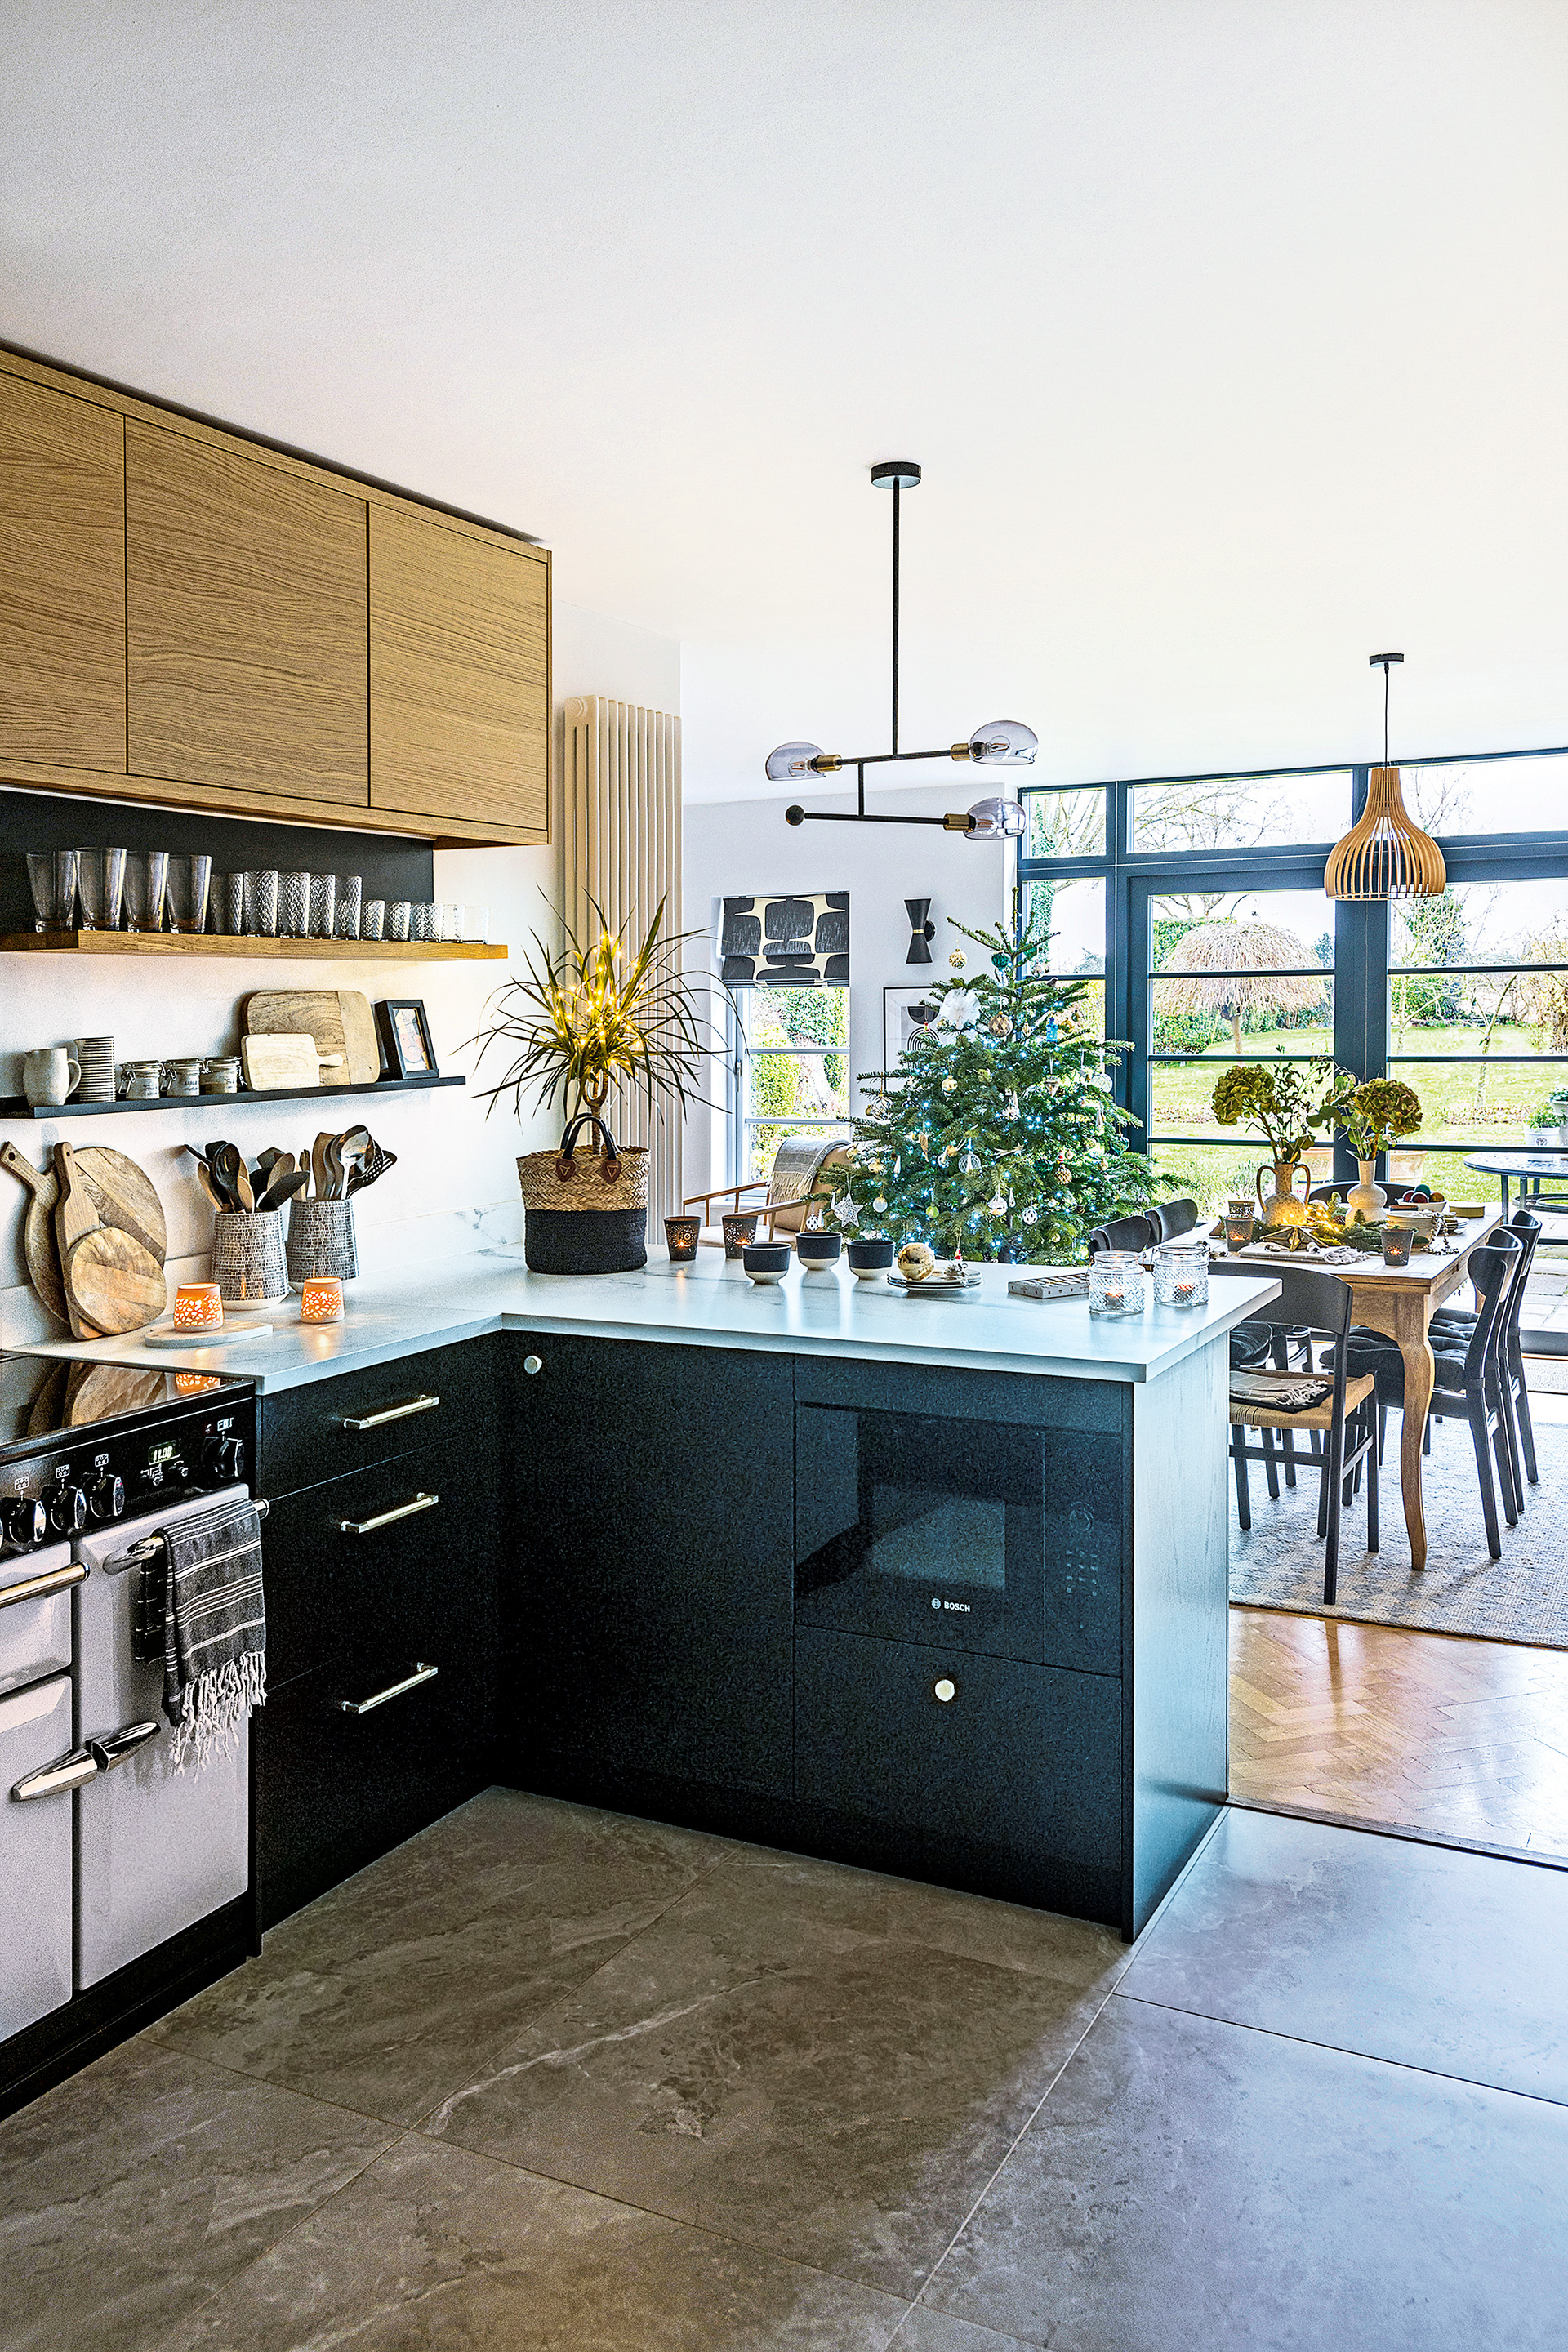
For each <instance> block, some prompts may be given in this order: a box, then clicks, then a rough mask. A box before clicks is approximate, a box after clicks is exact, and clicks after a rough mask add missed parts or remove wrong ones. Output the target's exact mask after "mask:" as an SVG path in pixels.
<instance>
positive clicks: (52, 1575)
mask: <svg viewBox="0 0 1568 2352" xmlns="http://www.w3.org/2000/svg"><path fill="white" fill-rule="evenodd" d="M86 1574H87V1570H86V1568H85V1566H84V1565H83V1563H82V1562H81V1561H80V1560H79V1559H73V1560H71V1561H70V1562H69V1563H68V1565H67V1566H66V1567H64V1568H50V1569H46V1570H45V1571H44V1573H43V1575H42V1576H27V1577H24V1578H23V1580H22V1581H21V1583H20V1584H7V1585H4V1586H0V1609H15V1608H16V1604H17V1603H18V1601H41V1600H42V1599H43V1598H44V1595H45V1594H46V1593H47V1592H65V1591H68V1589H69V1587H70V1586H71V1585H73V1584H79V1583H80V1582H81V1580H82V1579H83V1577H84V1576H85V1575H86Z"/></svg>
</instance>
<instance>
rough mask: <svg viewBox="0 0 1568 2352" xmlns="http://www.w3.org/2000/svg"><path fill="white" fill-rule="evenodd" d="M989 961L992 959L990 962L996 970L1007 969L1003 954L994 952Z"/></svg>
mask: <svg viewBox="0 0 1568 2352" xmlns="http://www.w3.org/2000/svg"><path fill="white" fill-rule="evenodd" d="M991 961H992V962H993V963H994V965H995V967H996V969H997V971H1006V969H1007V959H1006V957H1005V955H996V954H994V955H993V956H992V958H991Z"/></svg>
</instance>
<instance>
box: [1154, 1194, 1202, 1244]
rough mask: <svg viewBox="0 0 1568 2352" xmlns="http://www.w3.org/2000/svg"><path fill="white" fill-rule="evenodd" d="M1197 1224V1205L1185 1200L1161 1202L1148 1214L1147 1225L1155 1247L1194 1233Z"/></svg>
mask: <svg viewBox="0 0 1568 2352" xmlns="http://www.w3.org/2000/svg"><path fill="white" fill-rule="evenodd" d="M1197 1222H1198V1204H1197V1202H1195V1201H1191V1200H1187V1199H1185V1198H1184V1199H1181V1200H1177V1201H1163V1202H1161V1204H1160V1206H1159V1207H1158V1208H1157V1209H1151V1210H1150V1212H1149V1223H1151V1225H1152V1227H1153V1229H1154V1241H1155V1245H1156V1247H1157V1246H1158V1245H1159V1244H1160V1243H1162V1242H1173V1241H1176V1240H1177V1239H1179V1237H1180V1236H1181V1235H1182V1234H1190V1233H1192V1232H1193V1231H1194V1228H1195V1226H1196V1224H1197Z"/></svg>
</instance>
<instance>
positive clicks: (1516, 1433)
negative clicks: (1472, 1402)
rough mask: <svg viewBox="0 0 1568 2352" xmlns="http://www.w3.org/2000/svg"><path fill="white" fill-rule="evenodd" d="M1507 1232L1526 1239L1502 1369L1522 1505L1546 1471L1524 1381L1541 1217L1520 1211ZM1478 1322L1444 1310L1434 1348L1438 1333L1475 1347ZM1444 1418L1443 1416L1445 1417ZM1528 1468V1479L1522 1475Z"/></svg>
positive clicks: (1435, 1322)
mask: <svg viewBox="0 0 1568 2352" xmlns="http://www.w3.org/2000/svg"><path fill="white" fill-rule="evenodd" d="M1507 1231H1508V1232H1509V1233H1510V1234H1518V1235H1519V1239H1520V1256H1519V1265H1518V1267H1517V1268H1516V1270H1515V1273H1514V1277H1513V1281H1512V1283H1511V1284H1510V1287H1509V1294H1508V1312H1507V1313H1506V1314H1505V1316H1504V1317H1503V1328H1502V1337H1501V1339H1500V1343H1499V1349H1500V1353H1499V1370H1500V1373H1501V1375H1502V1387H1503V1397H1504V1402H1506V1403H1507V1405H1508V1408H1509V1427H1508V1451H1509V1462H1510V1466H1511V1468H1512V1471H1513V1490H1514V1494H1515V1496H1517V1498H1518V1499H1519V1501H1520V1502H1521V1503H1522V1502H1523V1500H1524V1479H1525V1478H1528V1479H1529V1481H1530V1484H1531V1486H1540V1484H1541V1473H1540V1471H1539V1470H1538V1468H1537V1467H1536V1461H1535V1427H1534V1424H1533V1423H1532V1422H1531V1418H1530V1391H1529V1389H1528V1388H1527V1387H1526V1385H1525V1379H1524V1349H1523V1346H1522V1344H1521V1339H1520V1336H1519V1327H1520V1322H1521V1318H1522V1316H1523V1313H1524V1295H1525V1292H1526V1291H1527V1290H1528V1288H1529V1287H1530V1275H1531V1267H1532V1266H1533V1265H1534V1264H1535V1251H1536V1244H1538V1243H1539V1241H1540V1239H1541V1233H1542V1225H1541V1219H1540V1218H1539V1217H1532V1216H1531V1213H1530V1211H1529V1210H1528V1209H1516V1210H1515V1211H1514V1213H1513V1214H1512V1216H1511V1217H1510V1219H1509V1221H1508V1226H1507ZM1475 1323H1476V1318H1475V1317H1474V1316H1473V1315H1472V1314H1470V1313H1469V1312H1468V1310H1467V1309H1466V1308H1464V1307H1438V1309H1437V1311H1436V1314H1435V1315H1434V1316H1433V1318H1432V1344H1433V1346H1434V1347H1436V1345H1437V1334H1438V1332H1439V1331H1441V1332H1442V1333H1443V1334H1444V1336H1445V1337H1447V1336H1450V1335H1451V1336H1452V1337H1453V1338H1454V1339H1457V1340H1458V1342H1459V1344H1460V1345H1461V1346H1463V1347H1468V1345H1469V1339H1470V1333H1471V1332H1472V1331H1473V1330H1474V1328H1475ZM1441 1417H1442V1416H1441V1415H1440V1414H1439V1416H1438V1418H1439V1419H1441ZM1521 1468H1522V1471H1523V1476H1522V1477H1521Z"/></svg>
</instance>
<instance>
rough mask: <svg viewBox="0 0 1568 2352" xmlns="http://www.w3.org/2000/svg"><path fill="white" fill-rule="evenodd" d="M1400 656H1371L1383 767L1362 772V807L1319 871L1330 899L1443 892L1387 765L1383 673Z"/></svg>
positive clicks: (1430, 851) (1441, 873)
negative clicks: (1379, 682)
mask: <svg viewBox="0 0 1568 2352" xmlns="http://www.w3.org/2000/svg"><path fill="white" fill-rule="evenodd" d="M1404 659H1405V656H1404V655H1403V654H1373V655H1372V656H1370V667H1372V668H1373V669H1378V668H1381V669H1382V671H1383V765H1382V767H1381V768H1371V769H1369V770H1368V771H1367V780H1366V806H1365V808H1364V809H1363V811H1362V813H1361V815H1360V817H1359V818H1358V819H1357V821H1356V823H1355V824H1354V825H1353V826H1352V829H1351V831H1350V832H1349V833H1347V834H1346V835H1345V837H1344V839H1343V840H1342V841H1340V842H1336V843H1335V845H1334V847H1333V850H1332V853H1331V856H1330V858H1329V862H1328V865H1327V866H1326V867H1325V868H1324V871H1323V887H1324V889H1325V890H1326V891H1327V892H1328V895H1329V897H1330V898H1441V897H1442V895H1443V893H1444V891H1445V890H1446V889H1447V887H1448V869H1447V866H1445V865H1444V863H1443V853H1442V851H1441V850H1440V849H1439V848H1438V846H1437V845H1436V842H1435V841H1434V840H1433V838H1432V836H1431V835H1430V834H1429V833H1423V832H1422V830H1421V828H1420V826H1419V825H1418V824H1415V822H1414V820H1413V819H1412V818H1411V817H1410V815H1409V814H1407V812H1406V810H1405V796H1404V794H1403V793H1401V791H1400V789H1399V771H1398V769H1397V768H1391V767H1390V766H1389V764H1388V673H1389V670H1390V669H1391V667H1393V665H1394V663H1395V662H1402V661H1403V660H1404Z"/></svg>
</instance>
